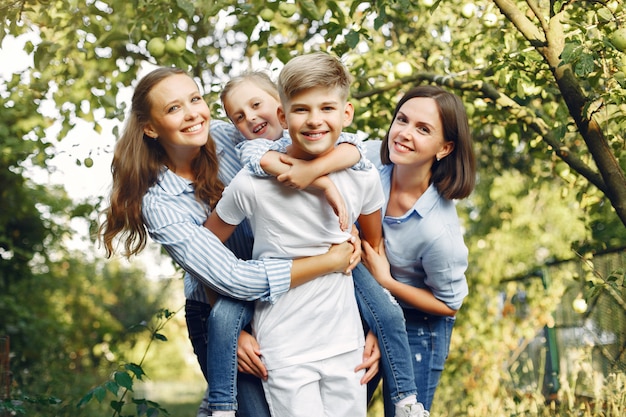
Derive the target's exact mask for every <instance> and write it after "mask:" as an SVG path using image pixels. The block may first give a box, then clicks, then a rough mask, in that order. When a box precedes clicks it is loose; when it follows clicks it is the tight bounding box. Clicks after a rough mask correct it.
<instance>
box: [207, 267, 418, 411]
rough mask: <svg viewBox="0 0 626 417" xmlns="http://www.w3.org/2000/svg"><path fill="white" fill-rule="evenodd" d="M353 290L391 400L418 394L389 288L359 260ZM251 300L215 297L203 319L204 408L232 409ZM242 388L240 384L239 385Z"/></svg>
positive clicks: (402, 322) (399, 314)
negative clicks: (206, 382) (205, 357)
mask: <svg viewBox="0 0 626 417" xmlns="http://www.w3.org/2000/svg"><path fill="white" fill-rule="evenodd" d="M352 277H353V280H354V291H355V296H356V300H357V304H358V306H359V310H360V312H361V317H362V318H363V321H364V322H365V323H366V324H367V328H369V329H370V330H372V332H374V334H375V335H376V337H377V338H378V344H379V347H380V351H381V362H380V364H381V369H382V373H383V375H384V378H383V380H384V382H383V383H384V384H385V385H386V387H387V389H388V392H389V395H390V398H391V400H392V402H393V403H396V402H398V401H400V400H401V399H403V398H405V397H407V396H409V395H415V394H417V389H416V386H415V381H414V372H413V368H412V365H411V357H412V356H411V350H410V348H409V342H408V339H407V333H406V327H405V320H404V315H403V313H402V309H401V308H400V306H399V305H398V303H397V302H396V301H395V299H393V297H392V296H391V294H389V292H387V291H385V290H384V289H383V287H381V286H380V284H378V282H376V280H375V279H374V277H373V276H372V275H371V274H370V273H369V271H368V270H367V268H365V267H364V266H363V265H361V264H359V265H358V266H357V267H356V268H355V270H354V271H353V272H352ZM252 308H253V307H252V304H250V303H244V302H242V301H238V300H234V299H231V298H228V297H220V298H219V300H218V302H217V303H216V304H215V306H214V308H213V310H212V311H211V315H210V317H209V324H208V333H209V335H208V337H209V340H214V341H218V343H211V344H210V345H209V349H208V350H209V356H208V358H209V359H208V360H209V364H210V369H209V372H208V380H209V388H210V394H209V408H210V409H211V410H233V409H236V408H237V403H236V400H235V399H236V395H237V386H236V385H235V382H234V376H235V375H236V369H237V338H238V337H239V333H240V332H241V329H242V328H244V327H245V326H246V325H247V324H248V323H249V322H250V320H251V317H252V312H253V309H252ZM239 391H241V388H239Z"/></svg>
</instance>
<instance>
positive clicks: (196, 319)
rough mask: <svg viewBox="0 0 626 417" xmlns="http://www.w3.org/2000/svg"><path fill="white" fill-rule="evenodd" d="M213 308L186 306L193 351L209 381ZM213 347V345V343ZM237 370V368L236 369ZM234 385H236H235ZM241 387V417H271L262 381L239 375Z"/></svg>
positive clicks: (191, 303) (194, 304)
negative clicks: (208, 330)
mask: <svg viewBox="0 0 626 417" xmlns="http://www.w3.org/2000/svg"><path fill="white" fill-rule="evenodd" d="M211 310H212V309H211V306H210V305H208V304H205V303H200V302H197V301H193V300H187V302H186V304H185V319H186V321H187V330H188V332H189V339H190V340H191V344H192V346H193V351H194V353H195V354H196V356H197V357H198V363H199V364H200V368H201V369H202V374H203V375H204V377H205V378H207V381H208V369H207V357H208V355H207V351H208V346H209V343H208V340H210V339H209V338H208V332H207V320H208V318H209V315H210V313H211ZM211 345H213V344H212V343H211ZM234 369H235V370H236V369H237V368H236V367H235V368H234ZM233 385H234V384H233ZM236 386H238V387H239V394H238V395H237V398H238V399H239V401H238V404H239V410H238V411H237V416H239V417H270V412H269V409H268V407H267V402H266V401H265V393H264V392H263V386H262V384H261V380H260V379H258V378H257V377H255V376H253V375H249V374H244V373H238V374H237V385H236Z"/></svg>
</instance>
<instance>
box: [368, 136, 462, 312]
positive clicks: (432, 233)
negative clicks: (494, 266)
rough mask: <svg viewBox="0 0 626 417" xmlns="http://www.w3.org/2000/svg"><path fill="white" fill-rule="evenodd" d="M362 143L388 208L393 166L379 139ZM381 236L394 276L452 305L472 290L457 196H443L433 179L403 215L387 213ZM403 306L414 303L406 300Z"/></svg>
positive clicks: (458, 305) (384, 211) (385, 208)
mask: <svg viewBox="0 0 626 417" xmlns="http://www.w3.org/2000/svg"><path fill="white" fill-rule="evenodd" d="M364 144H365V146H366V148H367V155H368V156H371V159H372V161H375V164H376V165H377V167H378V171H379V173H380V179H381V181H382V184H383V190H384V192H385V201H386V203H385V206H384V207H383V213H386V211H387V203H388V202H389V194H390V191H391V174H392V169H393V165H382V164H381V163H380V158H377V156H378V150H379V149H380V144H381V141H365V142H364ZM383 235H384V239H385V251H386V254H387V259H388V260H389V263H390V265H391V275H392V276H393V277H394V278H395V279H396V280H398V281H400V282H403V283H405V284H409V285H412V286H414V287H417V288H427V289H429V290H430V291H432V293H433V295H434V296H435V297H436V298H437V299H439V300H441V301H442V302H444V303H445V304H446V305H447V306H448V307H450V308H451V309H453V310H458V309H459V308H460V307H461V304H463V299H464V298H465V297H466V296H467V294H468V287H467V280H466V278H465V271H466V270H467V266H468V250H467V246H466V245H465V242H464V241H463V232H462V229H461V224H460V221H459V217H458V214H457V211H456V206H455V204H454V201H451V200H447V199H445V198H443V197H442V196H441V195H440V194H439V193H438V192H437V188H436V187H435V186H434V185H432V184H431V185H430V186H429V187H428V189H426V192H424V194H422V196H421V197H420V198H419V199H418V200H417V201H416V202H415V205H414V206H413V207H412V208H411V209H410V210H409V211H407V212H406V213H404V215H402V216H400V217H392V216H388V215H386V214H385V215H384V217H383ZM403 307H405V308H410V307H409V306H407V305H406V304H403Z"/></svg>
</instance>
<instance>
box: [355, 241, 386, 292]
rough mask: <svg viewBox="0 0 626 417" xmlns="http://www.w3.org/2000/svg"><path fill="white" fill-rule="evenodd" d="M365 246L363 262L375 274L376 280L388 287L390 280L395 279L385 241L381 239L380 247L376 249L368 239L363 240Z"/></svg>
mask: <svg viewBox="0 0 626 417" xmlns="http://www.w3.org/2000/svg"><path fill="white" fill-rule="evenodd" d="M362 246H363V253H362V258H363V264H364V265H365V267H366V268H367V269H368V270H369V271H370V273H371V274H372V275H373V276H374V278H375V279H376V281H378V283H379V284H380V285H382V286H383V287H385V288H387V286H386V285H385V284H386V283H387V282H388V280H393V277H392V276H391V268H390V266H389V261H388V260H387V255H386V254H385V243H384V241H383V240H381V241H380V245H379V246H378V248H376V249H374V248H373V247H372V246H371V245H370V244H369V243H368V242H367V241H365V240H363V241H362Z"/></svg>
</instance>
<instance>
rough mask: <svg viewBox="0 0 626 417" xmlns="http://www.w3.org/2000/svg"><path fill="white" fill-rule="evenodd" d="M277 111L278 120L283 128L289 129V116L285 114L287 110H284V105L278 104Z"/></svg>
mask: <svg viewBox="0 0 626 417" xmlns="http://www.w3.org/2000/svg"><path fill="white" fill-rule="evenodd" d="M276 113H277V114H278V121H279V122H280V125H281V126H282V127H283V129H287V128H288V127H287V116H286V115H285V111H284V110H283V106H278V108H277V109H276Z"/></svg>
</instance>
